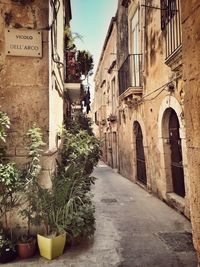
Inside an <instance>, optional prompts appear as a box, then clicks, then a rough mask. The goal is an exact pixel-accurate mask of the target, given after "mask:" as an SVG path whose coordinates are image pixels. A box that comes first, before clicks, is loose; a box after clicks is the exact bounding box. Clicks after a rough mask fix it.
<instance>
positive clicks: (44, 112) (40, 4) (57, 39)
mask: <svg viewBox="0 0 200 267" xmlns="http://www.w3.org/2000/svg"><path fill="white" fill-rule="evenodd" d="M0 14H1V15H0V80H1V83H0V106H1V109H2V110H3V111H5V112H7V113H8V115H9V117H10V119H11V129H10V132H9V136H8V150H7V156H8V157H10V158H11V160H13V161H15V162H17V163H19V164H22V163H23V162H24V159H25V156H26V151H25V140H24V136H25V134H26V132H27V130H28V129H29V128H30V127H32V125H33V123H34V122H35V123H36V124H37V126H39V127H40V128H41V129H42V132H43V136H44V139H45V142H46V144H47V146H46V151H45V154H44V155H43V174H44V176H46V175H47V174H49V170H51V169H52V168H53V164H54V163H53V162H54V158H55V156H56V151H57V148H58V138H57V133H58V131H59V129H60V128H59V127H60V126H61V125H62V123H63V106H64V99H63V92H64V27H65V26H66V25H68V24H69V21H70V19H71V8H70V1H69V0H65V1H64V0H63V1H62V0H55V1H39V0H23V1H21V0H18V1H16V0H15V1H14V0H13V1H10V0H3V1H1V3H0ZM12 31H13V36H14V37H13V36H12V38H14V39H13V40H12V39H11V40H10V39H9V38H7V37H6V34H7V32H12ZM34 34H39V35H41V39H40V40H39V42H38V43H34V42H33V43H31V44H30V43H28V45H26V44H27V43H26V41H27V39H28V38H29V37H30V38H31V39H33V40H35V39H34V38H35V36H34ZM17 36H19V38H20V40H21V43H19V44H18V45H16V44H15V41H16V38H18V37H17ZM6 38H7V39H6ZM19 38H18V39H19ZM37 46H41V51H40V53H38V55H35V54H32V53H29V52H30V51H27V52H26V53H25V55H24V54H22V55H19V54H17V52H16V50H22V49H24V50H25V48H27V49H28V50H31V49H32V50H33V49H38V47H37ZM7 47H10V48H14V50H15V51H13V53H12V54H9V53H10V51H8V49H7ZM20 52H21V51H20ZM45 183H47V182H45Z"/></svg>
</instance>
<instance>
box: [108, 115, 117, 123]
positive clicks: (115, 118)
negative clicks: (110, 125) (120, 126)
mask: <svg viewBox="0 0 200 267" xmlns="http://www.w3.org/2000/svg"><path fill="white" fill-rule="evenodd" d="M116 120H117V116H116V115H115V114H110V115H109V116H108V118H107V121H109V122H115V121H116Z"/></svg>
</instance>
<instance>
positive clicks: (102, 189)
mask: <svg viewBox="0 0 200 267" xmlns="http://www.w3.org/2000/svg"><path fill="white" fill-rule="evenodd" d="M94 176H95V177H97V180H96V185H95V186H94V189H93V191H94V194H95V197H94V201H95V205H96V228H97V230H96V233H95V238H94V242H93V243H91V244H87V245H86V244H85V245H82V246H81V247H80V246H79V247H76V248H71V249H66V251H65V253H64V255H63V256H62V257H59V258H57V259H55V260H52V261H48V260H45V259H43V258H41V257H39V256H35V257H34V258H33V259H31V260H24V261H16V262H14V263H12V264H7V265H5V266H9V267H11V266H12V267H13V266H16V267H17V266H18V267H25V266H27V267H29V266H37V267H41V266H43V267H45V266H55V267H61V266H63V267H64V266H65V267H147V266H148V267H158V266H160V267H168V266H171V267H182V266H184V267H196V266H197V262H196V254H195V252H194V250H193V247H192V243H191V234H190V233H191V227H190V223H189V221H188V220H187V219H186V218H185V217H183V216H182V215H180V214H178V213H177V212H176V211H174V210H173V209H171V208H170V207H168V206H167V205H166V204H165V203H163V202H161V201H160V200H158V199H157V198H155V197H154V196H152V195H150V194H149V193H147V192H146V191H145V190H143V189H142V188H140V187H139V186H138V185H135V184H133V183H131V182H130V181H128V180H127V179H125V178H123V177H122V176H120V175H119V174H117V173H115V172H114V171H113V170H112V169H111V168H109V167H107V166H106V165H104V164H103V163H100V164H99V166H98V168H96V169H95V171H94Z"/></svg>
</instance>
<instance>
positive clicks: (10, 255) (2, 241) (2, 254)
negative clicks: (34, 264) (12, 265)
mask: <svg viewBox="0 0 200 267" xmlns="http://www.w3.org/2000/svg"><path fill="white" fill-rule="evenodd" d="M15 252H16V250H15V244H14V243H13V242H12V241H11V240H10V239H9V238H8V237H7V236H6V234H5V233H4V231H3V228H1V229H0V262H2V263H6V262H9V261H11V260H13V259H14V258H15V256H16V254H15Z"/></svg>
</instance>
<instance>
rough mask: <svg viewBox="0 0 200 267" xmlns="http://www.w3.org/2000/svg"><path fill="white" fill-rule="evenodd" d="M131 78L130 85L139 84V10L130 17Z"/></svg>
mask: <svg viewBox="0 0 200 267" xmlns="http://www.w3.org/2000/svg"><path fill="white" fill-rule="evenodd" d="M130 37H131V40H130V41H131V54H132V55H131V74H132V75H131V80H132V86H140V58H139V12H138V9H137V10H136V12H135V14H134V16H133V17H132V19H131V36H130Z"/></svg>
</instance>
